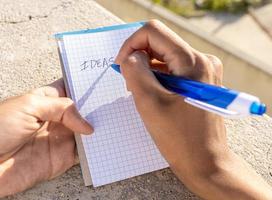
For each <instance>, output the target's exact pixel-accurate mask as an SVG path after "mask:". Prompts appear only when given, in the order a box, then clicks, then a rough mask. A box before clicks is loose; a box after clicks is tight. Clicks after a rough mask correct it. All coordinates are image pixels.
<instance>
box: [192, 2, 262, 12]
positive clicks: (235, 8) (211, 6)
mask: <svg viewBox="0 0 272 200" xmlns="http://www.w3.org/2000/svg"><path fill="white" fill-rule="evenodd" d="M262 2H263V1H262V0H194V4H195V5H196V7H197V8H201V9H207V10H212V11H228V12H242V11H245V10H246V9H247V8H248V7H249V6H256V5H260V4H261V3H262Z"/></svg>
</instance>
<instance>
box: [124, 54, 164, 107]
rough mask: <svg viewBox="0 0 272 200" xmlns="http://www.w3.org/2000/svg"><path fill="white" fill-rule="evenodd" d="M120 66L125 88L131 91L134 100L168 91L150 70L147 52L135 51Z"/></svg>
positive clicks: (155, 96)
mask: <svg viewBox="0 0 272 200" xmlns="http://www.w3.org/2000/svg"><path fill="white" fill-rule="evenodd" d="M120 66H121V72H122V74H123V76H124V78H125V80H126V85H127V89H128V90H129V91H131V92H132V94H133V97H134V100H135V101H136V102H137V100H138V99H141V100H143V98H144V99H146V98H148V99H153V98H157V96H158V95H161V94H162V93H165V92H166V93H169V92H168V91H167V90H166V89H165V88H164V87H163V86H162V85H161V84H160V83H159V81H158V80H157V79H156V77H155V76H154V74H153V73H152V71H151V70H150V58H149V56H148V54H147V53H145V52H143V51H135V52H133V53H132V54H131V55H129V56H128V57H127V58H126V59H125V60H124V61H123V63H121V64H120Z"/></svg>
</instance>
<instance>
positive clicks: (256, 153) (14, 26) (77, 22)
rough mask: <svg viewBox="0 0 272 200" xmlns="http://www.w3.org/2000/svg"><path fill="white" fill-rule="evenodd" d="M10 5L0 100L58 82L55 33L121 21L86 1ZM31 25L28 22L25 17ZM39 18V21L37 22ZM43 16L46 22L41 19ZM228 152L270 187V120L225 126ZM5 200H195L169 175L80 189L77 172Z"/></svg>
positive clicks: (0, 59)
mask: <svg viewBox="0 0 272 200" xmlns="http://www.w3.org/2000/svg"><path fill="white" fill-rule="evenodd" d="M20 2H21V3H20V4H19V3H18V4H17V3H16V4H15V3H14V2H13V1H10V0H3V1H1V3H0V7H1V8H5V9H3V10H2V12H1V15H0V63H1V65H0V71H1V73H0V83H1V84H0V99H1V100H3V99H4V98H6V97H9V96H12V95H15V94H19V93H22V92H24V91H27V90H29V89H31V88H35V87H38V86H41V85H44V84H47V83H49V82H51V81H53V80H55V79H57V78H59V77H61V70H60V65H59V60H58V55H57V46H56V44H55V40H54V38H53V37H52V35H53V34H54V33H56V32H62V31H68V30H78V29H85V28H94V27H97V26H104V25H112V24H116V23H121V20H120V19H118V18H117V17H115V16H114V15H112V14H111V13H109V12H108V11H107V10H105V9H104V8H102V7H101V6H99V5H98V4H97V3H95V2H94V1H88V0H69V1H67V0H65V1H64V0H48V1H43V0H21V1H20ZM30 15H31V16H32V19H31V20H29V16H30ZM41 16H44V17H41ZM45 16H47V17H45ZM226 125H227V131H228V138H229V143H230V146H231V148H232V149H233V150H234V151H235V152H237V153H238V154H239V155H241V156H242V157H243V158H244V159H246V160H247V161H248V163H249V164H250V165H251V166H253V168H255V169H256V171H257V172H258V173H259V174H261V175H262V176H263V177H264V178H265V179H266V180H267V181H268V182H269V183H271V184H272V177H271V175H270V172H271V171H270V170H271V164H272V163H271V160H272V159H271V158H272V148H271V146H272V144H271V141H272V135H271V132H272V119H271V118H269V117H268V116H265V117H263V118H248V119H241V120H227V121H226ZM4 199H7V200H31V199H35V200H48V199H54V200H58V199H73V200H76V199H80V200H85V199H111V200H115V199H190V200H196V199H198V198H197V197H196V196H195V195H193V194H192V193H190V192H189V191H188V190H187V189H186V188H185V187H184V186H183V185H182V184H181V183H180V182H179V181H178V180H177V179H176V178H175V176H174V175H173V174H172V173H171V172H170V170H168V169H166V170H162V171H158V172H154V173H150V174H147V175H143V176H139V177H136V178H132V179H129V180H125V181H122V182H118V183H115V184H111V185H107V186H103V187H99V188H96V189H94V188H92V187H85V186H84V185H83V180H82V177H81V172H80V168H79V167H78V166H76V167H74V168H73V169H71V170H69V171H68V172H67V173H65V174H64V175H62V176H60V177H58V178H56V179H54V180H52V181H49V182H46V183H42V184H39V185H37V186H35V187H34V188H32V189H30V190H28V191H25V192H23V193H20V194H17V195H14V196H11V197H8V198H4Z"/></svg>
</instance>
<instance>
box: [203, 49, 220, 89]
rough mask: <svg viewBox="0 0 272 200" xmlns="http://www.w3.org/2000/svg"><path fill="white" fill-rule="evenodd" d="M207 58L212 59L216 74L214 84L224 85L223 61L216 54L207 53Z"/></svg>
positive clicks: (214, 73)
mask: <svg viewBox="0 0 272 200" xmlns="http://www.w3.org/2000/svg"><path fill="white" fill-rule="evenodd" d="M206 56H207V58H208V59H209V60H210V62H211V64H212V69H213V75H214V84H216V85H220V86H222V80H223V63H222V61H221V60H220V59H219V58H217V57H216V56H214V55H210V54H206Z"/></svg>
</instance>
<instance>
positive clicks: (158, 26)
mask: <svg viewBox="0 0 272 200" xmlns="http://www.w3.org/2000/svg"><path fill="white" fill-rule="evenodd" d="M136 50H145V51H146V52H148V53H149V54H150V55H151V57H154V58H156V59H157V60H159V61H163V62H165V63H166V64H167V66H168V68H169V71H171V72H172V73H173V74H175V75H183V76H186V75H189V74H191V73H193V67H194V66H195V62H196V61H195V55H194V51H195V50H194V49H192V48H191V47H190V45H189V44H188V43H186V42H185V41H184V40H182V39H181V38H180V37H179V36H178V35H176V34H175V33H174V32H173V31H172V30H170V29H169V28H168V27H166V26H165V25H164V24H163V23H161V22H159V21H157V20H151V21H150V22H148V23H146V25H145V26H143V27H142V28H140V29H139V30H138V31H136V32H135V33H134V34H133V35H132V36H131V37H129V38H128V39H127V40H126V41H125V42H124V44H123V46H122V47H121V49H120V51H119V53H118V55H117V57H116V60H115V62H116V63H118V64H121V63H122V62H123V61H124V60H126V58H127V57H128V56H129V55H130V54H131V53H132V52H134V51H136Z"/></svg>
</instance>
